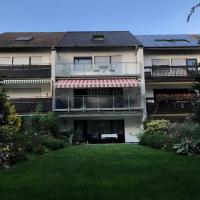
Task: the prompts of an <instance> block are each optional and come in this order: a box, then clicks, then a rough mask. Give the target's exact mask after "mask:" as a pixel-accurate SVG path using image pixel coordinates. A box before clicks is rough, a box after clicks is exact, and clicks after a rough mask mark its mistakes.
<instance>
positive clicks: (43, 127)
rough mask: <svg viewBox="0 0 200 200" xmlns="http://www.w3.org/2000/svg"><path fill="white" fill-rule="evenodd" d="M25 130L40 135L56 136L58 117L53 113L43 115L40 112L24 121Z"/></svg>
mask: <svg viewBox="0 0 200 200" xmlns="http://www.w3.org/2000/svg"><path fill="white" fill-rule="evenodd" d="M23 129H24V130H25V131H27V132H32V133H37V134H38V135H52V136H56V134H57V132H58V117H57V115H56V114H55V113H53V112H48V113H47V114H45V115H42V114H41V113H40V112H39V111H38V110H37V111H36V112H35V113H33V114H32V115H31V116H30V117H29V118H27V119H25V120H24V126H23Z"/></svg>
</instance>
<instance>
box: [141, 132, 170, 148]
mask: <svg viewBox="0 0 200 200" xmlns="http://www.w3.org/2000/svg"><path fill="white" fill-rule="evenodd" d="M139 144H141V145H146V146H150V147H153V148H158V149H168V150H170V149H171V148H172V146H173V139H172V138H170V137H169V136H168V135H166V134H161V133H155V134H148V133H144V134H142V135H141V137H140V142H139Z"/></svg>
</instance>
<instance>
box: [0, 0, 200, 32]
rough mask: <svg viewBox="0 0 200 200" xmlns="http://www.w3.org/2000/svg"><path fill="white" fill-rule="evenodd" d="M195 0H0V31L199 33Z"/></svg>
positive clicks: (198, 11) (199, 14)
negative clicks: (188, 20) (194, 7)
mask: <svg viewBox="0 0 200 200" xmlns="http://www.w3.org/2000/svg"><path fill="white" fill-rule="evenodd" d="M197 2H198V0H98V1H97V0H0V32H7V31H17V32H18V31H82V30H83V31H89V30H129V31H131V32H132V33H135V34H169V33H200V9H198V10H197V11H196V13H195V14H194V15H193V16H192V19H191V21H190V23H186V17H187V14H188V13H189V11H190V8H191V7H192V5H194V4H195V3H197Z"/></svg>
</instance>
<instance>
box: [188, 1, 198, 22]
mask: <svg viewBox="0 0 200 200" xmlns="http://www.w3.org/2000/svg"><path fill="white" fill-rule="evenodd" d="M199 7H200V3H198V4H196V5H195V6H193V7H192V8H191V10H190V13H189V15H188V17H187V23H188V22H189V21H190V19H191V16H192V15H193V14H194V12H195V11H196V9H197V8H199Z"/></svg>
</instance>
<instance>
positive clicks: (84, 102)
mask: <svg viewBox="0 0 200 200" xmlns="http://www.w3.org/2000/svg"><path fill="white" fill-rule="evenodd" d="M84 107H85V97H84V96H83V112H84V110H85V108H84Z"/></svg>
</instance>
